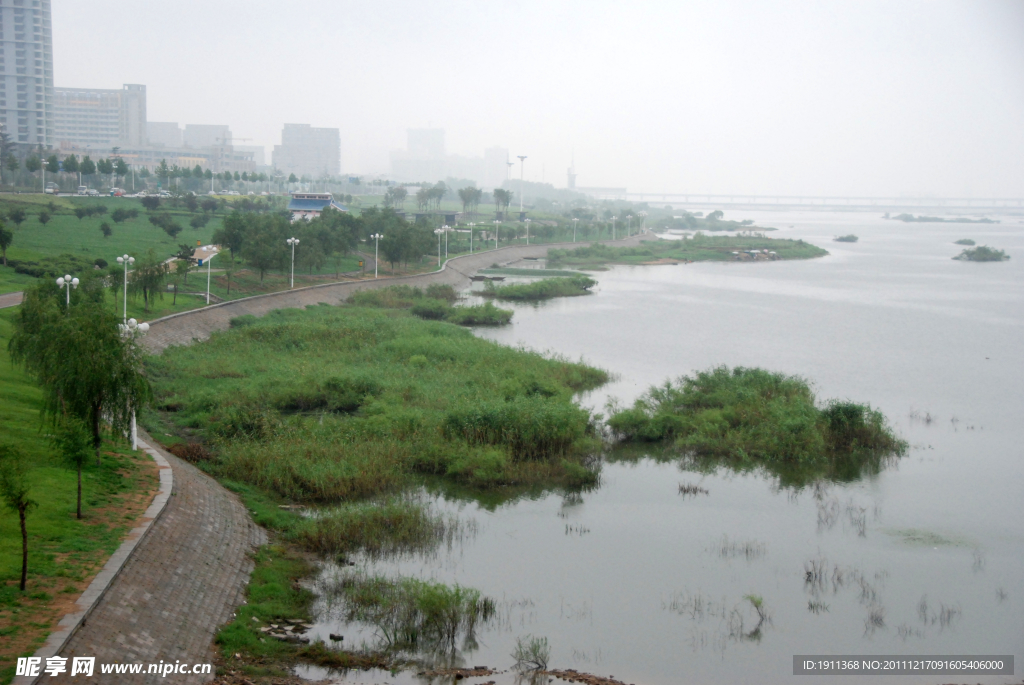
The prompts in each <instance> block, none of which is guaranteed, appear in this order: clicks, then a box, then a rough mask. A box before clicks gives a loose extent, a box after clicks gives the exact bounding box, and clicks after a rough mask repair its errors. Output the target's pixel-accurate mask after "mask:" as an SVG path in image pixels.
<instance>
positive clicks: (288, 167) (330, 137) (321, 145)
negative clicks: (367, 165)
mask: <svg viewBox="0 0 1024 685" xmlns="http://www.w3.org/2000/svg"><path fill="white" fill-rule="evenodd" d="M273 160H274V167H276V168H277V170H278V171H280V172H281V173H283V174H284V175H285V176H288V175H290V174H295V175H296V176H299V177H301V176H309V177H311V178H322V177H323V176H337V175H339V174H340V173H341V134H340V133H339V132H338V129H336V128H313V127H312V126H310V125H309V124H285V125H284V129H282V131H281V144H280V145H275V146H274V157H273Z"/></svg>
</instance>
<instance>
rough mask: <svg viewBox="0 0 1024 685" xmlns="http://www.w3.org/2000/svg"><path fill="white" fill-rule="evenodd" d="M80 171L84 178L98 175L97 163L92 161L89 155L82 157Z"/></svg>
mask: <svg viewBox="0 0 1024 685" xmlns="http://www.w3.org/2000/svg"><path fill="white" fill-rule="evenodd" d="M79 171H81V172H82V175H83V176H92V175H93V174H95V173H96V162H94V161H92V159H91V158H90V157H89V155H85V156H84V157H82V163H81V165H80V166H79Z"/></svg>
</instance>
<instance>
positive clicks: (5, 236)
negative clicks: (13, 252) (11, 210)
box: [0, 221, 14, 266]
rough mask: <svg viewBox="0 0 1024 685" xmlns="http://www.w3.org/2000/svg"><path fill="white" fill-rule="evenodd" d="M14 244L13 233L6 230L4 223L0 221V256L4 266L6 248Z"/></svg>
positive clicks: (5, 263) (5, 264) (5, 262)
mask: <svg viewBox="0 0 1024 685" xmlns="http://www.w3.org/2000/svg"><path fill="white" fill-rule="evenodd" d="M13 242H14V233H12V232H11V231H8V230H7V227H6V226H4V222H3V221H0V254H2V255H3V260H4V266H7V248H9V247H10V246H11V243H13Z"/></svg>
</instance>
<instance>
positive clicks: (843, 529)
mask: <svg viewBox="0 0 1024 685" xmlns="http://www.w3.org/2000/svg"><path fill="white" fill-rule="evenodd" d="M729 218H732V219H742V218H752V219H755V220H756V221H757V222H758V224H759V225H762V226H775V227H777V228H779V229H780V230H779V231H778V232H775V233H772V234H771V235H772V237H800V238H804V239H806V240H808V241H810V242H812V243H815V244H817V245H820V246H822V247H825V248H826V249H828V250H829V252H830V253H831V255H830V256H828V257H825V258H822V259H815V260H809V261H799V262H776V263H753V264H751V263H728V264H711V263H700V264H690V265H680V266H647V267H615V268H613V269H612V270H610V271H607V272H601V273H598V274H597V275H596V276H597V278H598V280H599V286H598V287H597V288H596V289H595V294H594V295H593V296H590V297H579V298H571V299H561V300H556V301H552V302H549V303H546V304H543V305H541V306H537V307H534V306H528V305H527V306H516V307H515V309H516V314H515V318H514V319H513V324H512V325H511V326H509V327H506V328H503V329H499V330H480V331H478V334H479V335H480V336H482V337H487V338H490V339H493V340H496V341H499V342H502V343H505V344H509V345H518V344H522V345H525V346H526V347H529V348H533V349H537V350H548V351H551V352H556V353H558V354H561V355H565V356H568V357H570V358H574V359H576V358H582V359H584V360H585V361H587V362H588V363H590V364H593V365H596V366H600V367H602V368H605V369H608V370H610V371H612V372H613V373H614V374H615V375H616V380H615V381H614V382H612V383H610V384H608V385H607V386H606V387H604V388H602V389H601V390H600V391H598V392H596V393H593V394H592V395H590V396H587V397H585V398H583V402H584V403H585V404H588V405H590V406H594V407H596V408H598V409H599V410H600V409H602V408H603V406H604V404H605V402H606V401H607V400H608V399H609V398H617V399H618V400H619V401H621V402H622V403H630V402H632V401H633V400H634V399H635V398H636V397H637V396H638V395H640V394H641V393H642V392H643V391H644V390H645V389H647V388H648V387H649V386H650V385H652V384H657V383H661V382H663V381H664V380H666V379H668V378H674V377H677V376H679V375H682V374H689V373H692V372H693V371H696V370H701V369H707V368H709V367H712V366H716V365H721V364H725V365H729V366H738V365H744V366H761V367H765V368H767V369H772V370H777V371H783V372H786V373H790V374H798V375H801V376H803V377H805V378H807V379H809V380H811V381H812V382H813V384H814V386H815V388H816V390H817V392H818V396H819V397H820V398H822V399H825V398H832V397H838V398H849V399H852V400H856V401H864V402H870V403H871V404H872V405H874V406H875V407H877V408H879V409H881V410H882V411H883V412H884V413H885V414H886V415H887V416H888V417H889V418H890V420H891V421H892V423H893V424H894V425H895V427H896V429H897V431H898V432H899V433H900V434H902V436H903V437H904V438H905V439H907V440H908V441H909V442H910V444H911V449H910V451H909V453H908V455H907V456H906V457H904V458H903V459H901V460H900V461H899V462H898V463H897V464H895V465H893V466H891V467H889V468H887V469H886V470H884V471H883V472H882V473H881V474H879V475H877V476H874V477H869V478H864V479H861V480H859V481H857V482H854V483H849V484H843V485H835V484H833V485H828V486H825V487H818V488H813V487H808V488H803V489H793V488H786V487H781V486H780V485H779V484H778V483H777V482H776V481H775V480H774V479H773V478H772V477H770V476H767V475H761V474H750V473H748V474H736V473H732V472H729V471H719V472H717V473H715V474H713V475H703V474H698V473H691V472H686V471H685V470H683V469H682V468H681V467H680V466H679V465H678V464H677V463H675V462H667V463H666V462H659V461H656V460H654V459H650V458H640V459H638V460H631V461H627V462H623V461H616V462H614V463H607V464H605V465H604V466H603V470H602V477H601V485H600V487H599V488H598V489H596V490H594V491H592V492H588V493H584V494H583V495H582V496H580V497H578V498H574V497H568V498H567V497H563V496H562V495H560V494H548V495H543V496H537V497H534V498H522V499H519V500H517V501H514V502H511V503H505V504H500V505H494V504H489V505H487V506H484V505H483V504H480V503H477V502H474V501H471V500H470V501H466V500H461V501H460V500H458V499H455V498H448V499H446V498H438V499H437V502H436V506H437V507H438V508H440V509H442V510H445V511H450V512H455V513H457V514H458V516H459V517H460V518H462V519H463V520H466V521H473V522H475V526H476V532H475V534H473V535H469V536H467V537H466V538H465V539H464V540H463V541H462V542H461V543H460V544H456V545H455V546H453V547H452V549H451V550H450V551H442V552H441V553H438V554H436V555H434V556H432V557H430V558H414V559H405V560H399V561H391V562H377V563H373V564H369V563H367V567H368V568H371V569H373V570H376V571H380V572H384V573H403V574H409V575H414V576H418V577H423V578H433V579H437V580H442V581H445V582H449V583H452V582H457V583H459V584H462V585H466V586H471V587H475V588H478V589H480V590H481V591H482V592H483V593H484V594H485V595H488V596H491V597H493V598H495V599H496V600H497V601H498V605H499V614H500V616H501V620H499V621H497V622H496V623H494V624H493V625H492V626H491V627H489V628H487V629H484V630H483V631H481V632H480V633H479V635H478V642H479V645H478V647H477V649H475V650H473V651H467V652H466V653H465V654H463V657H464V659H465V663H467V664H469V665H474V664H486V665H489V666H492V667H499V668H508V667H509V666H511V664H512V659H511V657H510V656H509V655H510V653H511V652H512V649H513V645H514V643H515V639H516V638H517V637H519V636H522V635H526V634H532V635H539V636H545V637H547V638H548V640H549V642H550V644H551V660H550V665H551V667H553V668H574V669H577V670H580V671H586V672H590V673H594V674H597V675H602V676H608V675H612V676H614V677H615V678H617V679H619V680H623V681H625V682H627V683H637V684H638V685H640V684H645V685H668V684H670V683H672V684H675V683H736V682H762V683H782V682H786V683H788V682H791V681H794V680H797V681H798V682H801V683H808V684H810V683H814V682H827V681H829V680H830V679H829V678H818V677H811V676H805V677H801V678H794V676H793V675H792V657H793V655H794V654H833V655H835V654H864V655H867V654H901V655H932V654H934V655H942V654H946V655H960V654H979V655H982V654H984V655H992V654H1015V655H1016V659H1017V662H1018V663H1017V674H1018V675H1017V676H1016V677H1010V676H1007V677H988V678H986V677H976V676H971V677H969V678H961V677H954V676H936V677H930V678H929V677H925V678H920V677H914V678H909V677H903V678H889V679H887V678H884V677H876V678H873V679H872V682H903V681H912V682H922V683H929V682H934V683H939V682H942V683H945V682H961V681H963V682H971V683H975V682H983V683H1004V682H1019V681H1020V675H1019V674H1020V673H1021V671H1022V669H1024V663H1022V660H1024V610H1022V609H1024V516H1022V515H1021V513H1020V512H1021V500H1022V495H1024V449H1022V445H1024V223H1022V222H1024V216H1007V217H1002V219H1003V222H1002V223H1001V224H998V225H967V224H905V223H900V222H895V221H885V220H882V219H881V218H878V217H875V216H871V215H867V214H853V213H810V212H801V213H771V212H764V213H750V214H744V213H739V212H734V213H730V216H729ZM846 233H855V234H857V235H858V236H860V241H859V242H857V243H852V244H849V243H837V242H833V241H832V237H833V236H835V235H842V234H846ZM965 237H970V238H973V239H975V240H976V241H977V242H978V244H988V245H992V246H994V247H999V248H1004V249H1006V250H1007V252H1008V253H1009V254H1011V255H1012V257H1013V258H1012V259H1011V260H1010V261H1008V262H1002V263H988V264H976V263H969V262H958V261H953V260H951V259H950V257H952V256H953V255H955V254H957V253H958V252H959V251H960V249H961V248H960V247H959V246H956V245H953V244H952V243H953V241H954V240H957V239H959V238H965ZM503 306H504V305H503ZM681 483H693V484H697V485H699V486H700V487H702V488H705V489H706V490H707V491H708V494H706V495H703V494H701V495H695V496H682V495H680V494H679V484H681ZM1015 512H1016V513H1015ZM808 570H821V571H822V573H821V575H820V577H817V578H816V579H815V580H814V581H812V582H808V579H807V575H806V574H807V571H808ZM332 572H333V569H328V571H326V573H327V574H328V575H329V574H330V573H332ZM746 595H758V596H760V597H761V598H763V605H764V608H765V610H766V611H767V614H768V615H769V621H767V622H765V623H763V624H762V625H761V626H760V630H759V631H756V632H755V630H754V629H755V627H756V626H757V624H758V618H757V615H756V613H755V612H754V610H753V607H752V606H751V604H750V602H749V601H748V600H745V599H744V596H746ZM328 632H341V633H343V634H345V636H346V637H345V644H346V645H348V646H352V645H353V644H358V642H359V641H361V640H365V641H366V642H367V643H371V642H372V641H373V635H372V631H370V630H369V629H367V628H365V627H360V626H350V625H345V624H344V623H340V622H338V620H337V619H332V618H331V616H330V615H329V612H326V611H325V612H324V613H323V615H322V616H321V619H320V621H319V622H318V624H317V626H316V628H315V630H314V634H321V635H322V637H324V638H326V637H327V634H328ZM309 674H310V675H321V673H320V672H319V671H317V672H310V673H309ZM378 675H379V676H380V678H381V680H380V682H384V681H387V682H396V683H399V682H419V681H417V680H416V679H415V677H414V676H412V675H399V676H395V677H390V676H388V675H387V674H378ZM339 677H342V676H339ZM370 677H371V676H370V675H369V674H362V675H357V674H351V675H348V676H344V678H345V679H346V680H353V681H364V682H365V681H367V678H370ZM501 677H505V678H506V680H500V678H501ZM508 678H509V676H498V678H495V677H493V676H492V677H490V678H484V679H482V680H483V681H485V680H491V679H498V682H511V680H510V679H508ZM466 682H476V679H471V680H467V681H466Z"/></svg>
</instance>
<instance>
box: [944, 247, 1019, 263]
mask: <svg viewBox="0 0 1024 685" xmlns="http://www.w3.org/2000/svg"><path fill="white" fill-rule="evenodd" d="M972 244H973V243H972ZM1009 258H1010V255H1008V254H1006V252H1005V251H1004V250H997V249H996V248H994V247H989V246H988V245H979V246H978V247H969V248H967V249H965V250H963V251H962V252H961V253H960V254H958V255H957V256H956V257H953V259H958V260H960V261H962V262H1002V261H1005V260H1007V259H1009Z"/></svg>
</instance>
